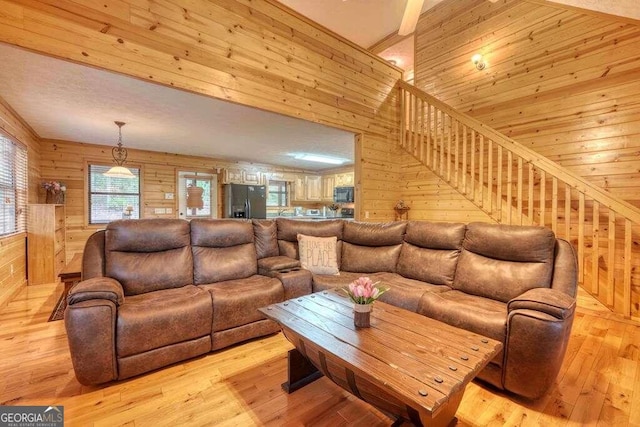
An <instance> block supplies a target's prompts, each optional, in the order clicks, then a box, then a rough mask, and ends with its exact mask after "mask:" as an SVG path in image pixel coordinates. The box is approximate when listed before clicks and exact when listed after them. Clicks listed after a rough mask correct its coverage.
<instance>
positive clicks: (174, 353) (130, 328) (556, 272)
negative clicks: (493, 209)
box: [65, 218, 577, 398]
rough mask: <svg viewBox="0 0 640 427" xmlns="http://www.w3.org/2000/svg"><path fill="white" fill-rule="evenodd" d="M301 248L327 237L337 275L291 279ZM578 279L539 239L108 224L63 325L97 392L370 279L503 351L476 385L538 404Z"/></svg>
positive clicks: (257, 330)
mask: <svg viewBox="0 0 640 427" xmlns="http://www.w3.org/2000/svg"><path fill="white" fill-rule="evenodd" d="M298 234H304V235H310V236H317V237H330V236H336V237H337V254H336V255H337V261H338V266H339V269H340V274H339V275H335V276H334V275H314V274H311V273H310V272H309V271H307V270H304V269H300V267H299V265H300V263H299V261H298V258H299V256H298V243H297V235H298ZM576 270H577V268H576V256H575V253H574V251H573V248H572V247H571V245H570V244H569V243H568V242H566V241H564V240H560V239H556V238H555V236H554V235H553V233H552V232H551V231H550V230H548V229H544V228H541V227H513V226H502V225H495V224H486V223H472V224H468V225H465V224H450V223H430V222H418V221H409V222H391V223H382V224H381V223H358V222H348V221H342V220H328V221H297V220H288V219H283V218H278V219H277V220H254V221H253V222H249V221H239V220H193V221H191V222H187V221H183V220H163V219H149V220H137V221H136V220H133V221H115V222H112V223H110V224H109V225H108V227H107V229H106V230H103V231H99V232H97V233H95V234H94V235H93V236H91V238H90V239H89V241H88V242H87V245H86V247H85V252H84V257H83V281H82V282H80V283H78V284H77V285H76V286H74V287H73V289H72V290H71V292H70V294H69V297H68V307H67V311H66V313H65V324H66V328H67V335H68V340H69V347H70V350H71V356H72V360H73V366H74V369H75V372H76V376H77V378H78V380H79V381H80V382H81V383H83V384H98V383H103V382H107V381H111V380H118V379H124V378H128V377H131V376H134V375H137V374H140V373H143V372H147V371H150V370H153V369H157V368H159V367H162V366H166V365H169V364H171V363H175V362H178V361H180V360H184V359H188V358H191V357H194V356H197V355H201V354H205V353H207V352H209V351H212V350H218V349H221V348H223V347H226V346H229V345H231V344H234V343H238V342H241V341H245V340H247V339H250V338H255V337H259V336H263V335H266V334H271V333H274V332H276V331H278V326H277V325H276V324H274V323H272V322H271V321H268V320H265V319H264V318H263V317H262V316H261V315H260V314H259V312H258V311H257V310H256V309H257V308H259V307H263V306H266V305H268V304H271V303H274V302H278V301H282V300H285V299H289V298H293V297H296V296H299V295H304V294H307V293H310V292H315V291H320V290H324V289H328V288H334V287H338V286H345V285H347V284H348V283H349V282H350V281H352V280H354V279H355V278H357V277H360V276H362V275H368V276H370V277H371V278H372V279H374V280H380V281H382V282H384V283H385V284H387V285H389V286H390V287H391V289H390V291H389V292H387V293H385V294H384V295H383V296H382V298H381V299H382V300H384V301H385V302H388V303H390V304H394V305H396V306H399V307H403V308H405V309H408V310H411V311H415V312H418V313H421V314H424V315H425V316H429V317H432V318H434V319H437V320H440V321H443V322H446V323H449V324H451V325H455V326H458V327H460V328H464V329H467V330H470V331H473V332H477V333H480V334H483V335H485V336H488V337H491V338H494V339H497V340H500V341H501V342H503V343H504V350H503V351H502V352H501V353H500V354H498V355H497V356H496V357H495V358H494V359H493V361H492V362H491V363H490V364H489V365H488V366H487V367H486V368H485V369H484V370H483V371H482V372H481V373H480V375H479V378H481V379H482V380H484V381H486V382H488V383H490V384H493V385H494V386H496V387H498V388H500V389H505V390H508V391H511V392H513V393H516V394H519V395H522V396H525V397H528V398H538V397H540V396H542V395H543V394H544V393H545V392H546V391H547V390H548V389H549V387H550V386H551V385H552V384H553V382H554V380H555V378H556V375H557V373H558V370H559V368H560V366H561V364H562V359H563V357H564V353H565V350H566V346H567V341H568V339H569V335H570V330H571V325H572V323H573V317H574V311H575V295H576V287H577V276H576Z"/></svg>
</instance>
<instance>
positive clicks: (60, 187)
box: [42, 181, 67, 193]
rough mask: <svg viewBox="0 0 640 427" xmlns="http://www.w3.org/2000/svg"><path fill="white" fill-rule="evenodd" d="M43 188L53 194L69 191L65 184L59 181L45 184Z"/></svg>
mask: <svg viewBox="0 0 640 427" xmlns="http://www.w3.org/2000/svg"><path fill="white" fill-rule="evenodd" d="M42 188H44V189H45V191H49V192H51V193H59V192H61V191H67V187H65V186H64V184H63V183H61V182H58V181H46V182H43V183H42Z"/></svg>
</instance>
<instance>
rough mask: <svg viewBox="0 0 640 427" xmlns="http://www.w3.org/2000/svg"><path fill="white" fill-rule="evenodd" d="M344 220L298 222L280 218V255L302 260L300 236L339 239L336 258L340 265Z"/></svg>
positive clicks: (278, 225)
mask: <svg viewBox="0 0 640 427" xmlns="http://www.w3.org/2000/svg"><path fill="white" fill-rule="evenodd" d="M343 222H344V221H343V220H341V219H330V220H323V221H297V220H295V219H287V218H278V219H277V220H276V223H277V227H278V251H279V253H280V255H284V256H288V257H289V258H293V259H300V253H299V252H298V234H304V235H306V236H314V237H332V236H336V238H337V239H338V242H337V246H336V251H337V253H336V257H337V259H338V265H340V253H341V250H342V227H343Z"/></svg>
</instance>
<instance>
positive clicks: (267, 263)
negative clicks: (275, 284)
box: [258, 255, 300, 276]
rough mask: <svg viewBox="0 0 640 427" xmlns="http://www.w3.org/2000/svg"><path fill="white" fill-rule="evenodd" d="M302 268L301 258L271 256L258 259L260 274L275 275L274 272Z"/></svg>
mask: <svg viewBox="0 0 640 427" xmlns="http://www.w3.org/2000/svg"><path fill="white" fill-rule="evenodd" d="M292 268H300V260H297V259H294V258H290V257H288V256H284V255H279V256H270V257H267V258H262V259H259V260H258V274H261V275H263V276H273V274H274V273H277V272H278V271H282V270H291V269H292Z"/></svg>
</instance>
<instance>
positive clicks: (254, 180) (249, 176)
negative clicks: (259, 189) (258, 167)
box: [242, 170, 264, 185]
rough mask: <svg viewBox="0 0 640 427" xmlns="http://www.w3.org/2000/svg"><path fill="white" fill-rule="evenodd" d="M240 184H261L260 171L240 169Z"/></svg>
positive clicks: (262, 182)
mask: <svg viewBox="0 0 640 427" xmlns="http://www.w3.org/2000/svg"><path fill="white" fill-rule="evenodd" d="M242 184H246V185H263V184H264V181H263V180H262V173H261V172H250V171H248V170H243V171H242Z"/></svg>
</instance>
